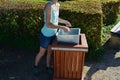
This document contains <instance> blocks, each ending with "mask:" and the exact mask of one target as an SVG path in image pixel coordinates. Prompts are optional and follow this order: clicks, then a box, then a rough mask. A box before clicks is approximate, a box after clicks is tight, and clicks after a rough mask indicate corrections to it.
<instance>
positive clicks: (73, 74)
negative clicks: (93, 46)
mask: <svg viewBox="0 0 120 80" xmlns="http://www.w3.org/2000/svg"><path fill="white" fill-rule="evenodd" d="M80 39H81V40H80V41H81V42H80V44H76V45H69V46H66V45H58V44H57V41H54V42H53V44H52V45H51V48H70V49H72V48H75V49H76V48H77V49H88V45H87V41H86V37H85V34H81V35H80ZM53 52H54V76H53V80H83V75H82V72H83V66H84V57H85V52H86V51H69V50H54V49H53Z"/></svg>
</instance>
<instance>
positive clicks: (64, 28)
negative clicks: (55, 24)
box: [60, 26, 70, 32]
mask: <svg viewBox="0 0 120 80" xmlns="http://www.w3.org/2000/svg"><path fill="white" fill-rule="evenodd" d="M60 29H62V30H64V32H69V31H70V28H69V27H67V26H60Z"/></svg>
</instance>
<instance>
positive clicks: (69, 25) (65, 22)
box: [58, 18, 72, 27]
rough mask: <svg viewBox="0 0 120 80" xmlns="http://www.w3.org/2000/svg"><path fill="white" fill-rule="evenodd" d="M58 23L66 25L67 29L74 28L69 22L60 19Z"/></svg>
mask: <svg viewBox="0 0 120 80" xmlns="http://www.w3.org/2000/svg"><path fill="white" fill-rule="evenodd" d="M58 22H59V23H62V24H65V25H66V26H67V27H71V26H72V25H71V23H70V22H69V21H67V20H64V19H61V18H59V21H58Z"/></svg>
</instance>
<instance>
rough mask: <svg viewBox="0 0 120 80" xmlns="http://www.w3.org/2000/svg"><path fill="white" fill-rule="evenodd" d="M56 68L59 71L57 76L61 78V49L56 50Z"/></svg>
mask: <svg viewBox="0 0 120 80" xmlns="http://www.w3.org/2000/svg"><path fill="white" fill-rule="evenodd" d="M55 54H56V65H57V67H56V70H57V73H56V77H57V78H59V77H60V51H58V50H57V51H56V53H55Z"/></svg>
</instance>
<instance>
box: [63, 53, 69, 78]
mask: <svg viewBox="0 0 120 80" xmlns="http://www.w3.org/2000/svg"><path fill="white" fill-rule="evenodd" d="M68 64H69V52H68V51H66V52H65V68H64V71H65V75H64V77H65V78H68V76H69V75H68V67H69V66H68Z"/></svg>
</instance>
